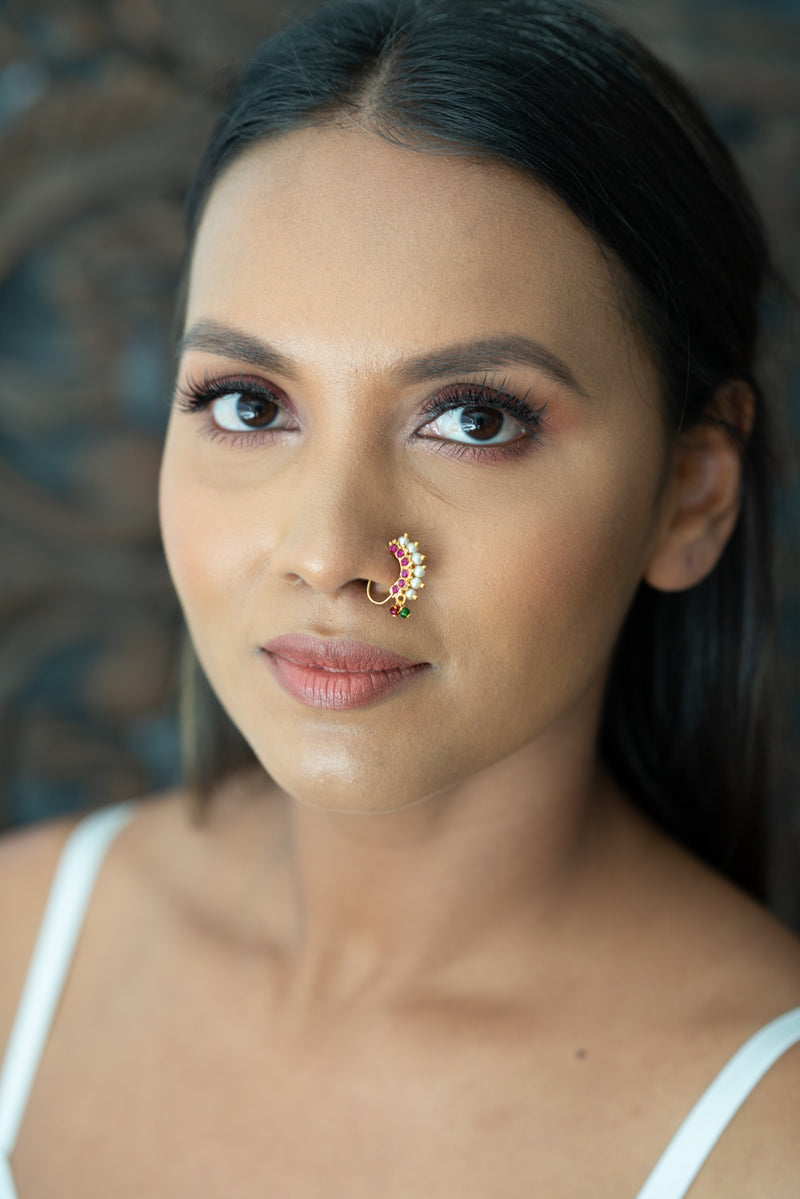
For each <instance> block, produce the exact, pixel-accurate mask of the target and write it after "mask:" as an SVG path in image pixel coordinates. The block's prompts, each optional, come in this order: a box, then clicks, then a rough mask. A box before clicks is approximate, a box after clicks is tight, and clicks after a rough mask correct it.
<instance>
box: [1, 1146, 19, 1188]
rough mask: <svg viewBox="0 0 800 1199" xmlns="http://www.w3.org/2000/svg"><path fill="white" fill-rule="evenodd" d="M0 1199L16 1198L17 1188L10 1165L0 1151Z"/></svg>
mask: <svg viewBox="0 0 800 1199" xmlns="http://www.w3.org/2000/svg"><path fill="white" fill-rule="evenodd" d="M0 1199H17V1188H16V1186H15V1185H14V1179H13V1177H12V1175H11V1167H10V1166H9V1164H8V1162H7V1161H6V1159H5V1158H4V1157H3V1154H2V1153H0Z"/></svg>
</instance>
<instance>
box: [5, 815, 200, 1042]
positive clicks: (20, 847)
mask: <svg viewBox="0 0 800 1199" xmlns="http://www.w3.org/2000/svg"><path fill="white" fill-rule="evenodd" d="M176 798H177V797H176V795H175V794H173V793H170V794H169V795H166V794H165V795H157V796H151V797H147V798H145V799H143V800H140V801H139V802H140V804H141V809H142V811H144V812H146V813H147V815H148V817H149V816H150V812H151V810H152V812H153V814H154V815H155V814H156V812H157V811H160V810H163V809H165V808H166V809H169V808H171V807H173V806H175V803H176ZM170 801H171V802H170ZM102 811H103V809H99V810H98V812H102ZM89 815H90V813H89V812H88V811H86V810H81V811H78V812H75V813H72V814H70V815H69V816H66V817H62V818H59V819H55V820H46V821H43V822H40V823H37V824H32V825H26V826H24V827H22V828H18V829H12V830H10V831H7V832H5V833H4V834H3V835H2V836H0V1060H2V1053H3V1050H4V1048H5V1045H6V1044H7V1042H8V1037H9V1035H10V1032H11V1027H12V1025H13V1022H14V1018H15V1015H16V1012H17V1009H18V1006H19V1002H20V998H21V996H22V990H23V987H24V984H25V979H26V976H27V972H28V968H29V966H30V962H31V957H32V954H33V950H34V947H35V945H36V940H37V936H38V934H39V930H40V928H41V923H42V918H43V916H44V913H45V909H46V905H47V901H48V897H49V894H50V889H51V887H52V884H53V880H54V878H55V875H56V870H57V868H58V865H59V862H60V860H61V858H62V855H63V853H64V850H65V848H66V845H67V842H68V841H69V838H70V835H71V834H72V833H73V832H74V831H75V830H76V828H77V827H78V825H80V824H81V823H82V821H83V820H84V819H86V818H87V817H88V816H89ZM136 823H137V821H136V820H134V821H133V822H132V824H131V830H132V829H133V827H134V826H135V825H136ZM143 823H144V824H145V825H147V824H149V823H151V821H150V820H149V819H148V820H146V821H144V822H143ZM126 832H127V830H123V833H122V836H121V837H115V838H114V840H115V841H117V840H122V839H124V840H126V841H127V836H126V835H125V834H126ZM131 840H132V842H133V845H132V847H131V848H132V849H133V850H134V852H133V854H130V853H128V852H127V851H126V852H123V853H122V854H120V853H119V852H118V851H117V850H116V849H115V847H114V845H113V844H112V846H111V848H110V849H109V850H108V852H107V857H108V858H109V862H110V863H111V862H113V864H114V865H113V867H112V868H111V869H106V868H105V858H104V860H103V867H104V868H103V872H102V878H103V886H104V888H107V887H108V883H109V882H110V885H111V889H112V890H113V889H114V888H115V887H116V888H119V887H120V886H122V885H125V884H126V882H127V876H130V875H131V874H132V873H133V870H131V869H127V870H126V869H125V862H126V859H128V858H130V864H131V865H132V864H133V863H134V862H135V861H136V853H135V846H136V843H137V841H140V842H142V843H144V844H146V842H147V833H146V832H145V835H144V837H141V835H137V837H134V838H131ZM92 911H94V909H93V910H92Z"/></svg>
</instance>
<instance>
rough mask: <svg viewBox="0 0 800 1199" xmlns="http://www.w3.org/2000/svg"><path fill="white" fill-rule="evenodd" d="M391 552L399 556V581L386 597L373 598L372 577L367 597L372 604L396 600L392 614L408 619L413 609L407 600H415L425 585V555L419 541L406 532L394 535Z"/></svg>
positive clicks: (393, 585) (393, 584)
mask: <svg viewBox="0 0 800 1199" xmlns="http://www.w3.org/2000/svg"><path fill="white" fill-rule="evenodd" d="M388 547H389V552H390V553H392V554H394V556H395V558H397V564H398V566H399V567H400V574H399V575H398V577H397V581H396V582H395V583H392V586H391V588H390V589H389V594H388V595H387V596H386V599H382V600H376V599H373V598H372V596H371V595H370V593H369V589H370V587H371V585H372V579H368V580H367V599H368V600H369V602H370V603H371V604H377V605H378V606H379V607H380V605H381V604H388V602H389V600H394V604H393V606H392V607H391V608H390V609H389V611H390V612H391V614H392V616H402V617H403V618H404V619H407V618H408V617H409V616H410V615H411V609H410V608H408V607H406V601H407V600H415V599H416V598H417V595H418V594H419V592H420V591H421V590H422V588H423V587H424V586H425V582H424V579H425V571H426V569H427V568H426V566H425V555H424V554H421V553H420V552H419V542H418V541H411V540H410V538H409V536H408V533H404V534H403V536H402V537H394V538H393V539H392V540H391V541H390V542H389V543H388Z"/></svg>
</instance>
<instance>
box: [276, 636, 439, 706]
mask: <svg viewBox="0 0 800 1199" xmlns="http://www.w3.org/2000/svg"><path fill="white" fill-rule="evenodd" d="M265 653H266V659H267V665H268V666H269V668H270V670H271V671H272V673H273V675H274V677H275V678H276V679H277V680H278V682H279V683H280V685H281V686H282V687H283V689H284V691H288V692H289V694H290V695H293V696H294V697H295V699H299V700H300V702H301V703H303V704H306V705H307V706H308V707H309V708H327V709H329V710H333V711H336V712H344V711H347V710H348V709H350V708H366V707H367V706H368V705H369V704H374V703H377V702H378V700H380V699H385V698H386V696H387V695H393V694H394V693H395V692H396V691H399V690H400V689H401V688H403V687H405V686H406V684H408V683H410V682H411V681H412V679H415V678H416V677H417V675H418V674H420V673H421V672H422V671H423V670H427V668H428V663H427V662H419V663H417V664H416V665H415V666H409V667H402V668H399V669H396V670H375V671H369V672H365V671H359V672H358V673H350V672H348V671H344V670H341V671H340V670H324V669H323V668H322V667H319V666H305V665H302V664H301V663H300V662H293V661H292V660H291V659H290V658H281V657H280V656H279V655H278V654H271V653H269V652H268V651H265Z"/></svg>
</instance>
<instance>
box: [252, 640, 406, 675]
mask: <svg viewBox="0 0 800 1199" xmlns="http://www.w3.org/2000/svg"><path fill="white" fill-rule="evenodd" d="M261 648H262V649H264V650H266V651H267V653H270V654H277V655H278V656H279V657H281V658H288V659H290V661H292V662H299V663H301V664H302V665H303V666H312V667H313V666H316V667H320V668H322V669H324V670H341V671H347V672H350V673H354V674H362V673H363V674H369V673H373V672H374V671H377V670H397V669H398V668H400V667H406V668H408V667H409V666H419V665H420V662H419V660H418V659H414V658H404V657H403V656H402V655H401V654H395V653H392V651H391V650H387V649H380V648H379V647H378V646H377V645H366V644H364V643H363V642H361V641H346V640H341V639H340V640H337V641H333V640H331V641H321V640H320V639H319V638H318V637H312V636H311V634H310V633H284V634H283V635H282V636H280V637H273V639H272V640H271V641H268V642H267V643H266V645H263V646H262V647H261Z"/></svg>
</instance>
